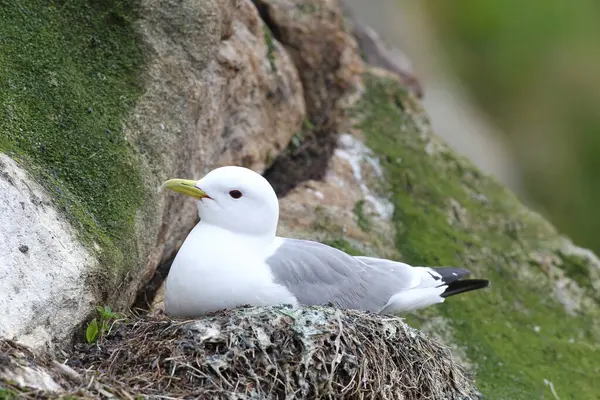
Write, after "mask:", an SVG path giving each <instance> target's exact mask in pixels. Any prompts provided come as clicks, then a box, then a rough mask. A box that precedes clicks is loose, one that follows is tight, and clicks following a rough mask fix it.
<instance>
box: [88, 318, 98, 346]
mask: <svg viewBox="0 0 600 400" xmlns="http://www.w3.org/2000/svg"><path fill="white" fill-rule="evenodd" d="M97 337H98V321H97V320H96V318H94V319H93V320H92V321H91V322H90V323H89V324H88V326H87V329H86V330H85V339H86V340H87V342H88V343H89V344H92V343H94V342H95V341H96V338H97Z"/></svg>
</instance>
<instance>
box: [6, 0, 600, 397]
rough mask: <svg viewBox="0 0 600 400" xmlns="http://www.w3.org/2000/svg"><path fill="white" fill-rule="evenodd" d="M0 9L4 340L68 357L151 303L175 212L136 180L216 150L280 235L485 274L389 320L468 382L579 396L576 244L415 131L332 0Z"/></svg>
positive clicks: (418, 116)
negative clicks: (449, 359)
mask: <svg viewBox="0 0 600 400" xmlns="http://www.w3.org/2000/svg"><path fill="white" fill-rule="evenodd" d="M0 16H1V17H2V20H3V21H5V23H3V24H1V25H0V37H2V39H1V40H2V41H1V42H0V43H1V45H2V49H3V51H2V52H0V66H1V68H0V78H1V79H0V82H1V85H2V90H1V91H0V105H1V107H2V112H3V115H4V117H3V118H2V119H1V120H0V128H1V129H0V152H1V153H0V188H1V190H0V199H1V201H0V248H1V249H2V252H0V277H1V280H0V310H2V311H1V313H0V336H2V337H4V338H7V339H12V340H14V342H11V343H15V344H14V345H12V344H11V346H12V347H11V348H15V346H23V345H26V346H29V347H30V349H32V351H33V353H31V354H33V355H38V356H39V357H46V356H47V354H48V353H54V354H57V353H59V352H60V351H66V352H67V353H66V354H68V355H69V357H71V356H73V354H72V353H69V351H70V349H71V348H72V346H71V344H72V341H73V340H75V341H80V340H81V327H82V326H84V325H85V324H86V323H87V321H88V320H89V319H90V317H91V316H92V314H93V313H94V308H95V306H97V305H106V304H108V305H111V306H112V307H113V308H116V309H118V310H121V311H125V310H127V308H128V307H131V306H132V305H134V304H135V305H136V306H137V307H140V308H148V307H149V306H150V305H153V306H154V307H156V308H160V300H161V290H160V286H161V283H162V280H163V279H164V276H165V275H166V274H167V273H168V267H169V260H170V259H171V258H172V256H173V255H174V254H175V252H176V250H177V248H178V246H179V245H180V244H181V242H182V241H183V239H184V238H185V236H186V234H187V232H188V231H189V230H190V229H191V227H192V226H193V225H194V223H195V222H196V218H197V216H196V213H195V206H194V204H193V203H192V202H190V201H189V199H185V198H183V196H173V195H166V194H165V193H160V192H158V190H157V188H158V186H159V185H160V183H161V182H162V181H163V180H164V179H165V178H167V177H173V176H185V177H198V178H199V177H200V176H202V175H203V174H204V173H205V172H207V171H208V170H210V169H212V168H214V167H217V166H220V165H226V164H238V165H244V166H248V167H250V168H253V169H255V170H257V171H259V172H262V173H264V174H265V176H266V177H267V178H268V179H269V180H270V181H271V182H272V184H273V185H274V187H275V188H276V190H277V192H278V194H279V195H280V199H281V226H280V234H282V235H293V236H298V237H308V238H314V239H319V240H322V241H325V242H327V243H330V244H332V245H334V246H337V247H340V248H342V249H344V250H346V251H348V252H351V253H362V254H370V255H377V256H380V257H389V258H397V259H401V260H403V261H406V262H409V263H413V264H420V265H460V266H464V267H467V268H469V269H471V270H472V271H474V273H475V274H477V275H481V276H485V277H488V278H490V280H491V281H492V287H491V288H490V289H489V290H486V291H483V292H481V293H473V294H469V295H465V296H463V297H462V298H457V299H452V300H453V301H452V302H450V301H448V302H447V303H445V304H443V305H440V306H439V307H432V308H431V309H428V310H425V311H423V312H420V313H418V314H415V315H411V316H408V321H409V322H410V323H411V324H412V325H413V326H417V327H419V328H420V329H422V330H423V331H425V332H427V333H428V334H429V335H431V336H433V337H435V338H437V339H438V340H441V341H442V342H444V343H446V344H447V345H449V346H451V348H452V351H453V354H454V357H455V358H458V359H459V360H460V363H461V364H462V365H464V366H467V367H468V368H469V370H470V372H472V373H474V374H475V377H476V384H477V387H478V388H479V390H480V391H481V392H483V393H484V395H486V396H487V397H489V398H530V397H532V396H541V395H545V396H552V395H553V393H554V394H557V395H559V396H560V397H561V398H578V399H586V398H590V399H591V398H595V396H596V394H597V393H599V392H600V386H598V383H597V381H596V382H595V381H594V379H593V377H594V376H596V375H597V374H598V373H599V372H600V362H598V361H597V360H599V359H600V349H599V348H598V345H597V343H598V340H599V339H600V319H599V314H600V306H599V304H600V297H599V296H598V295H597V291H598V290H599V289H600V286H599V285H600V279H599V278H600V277H599V275H600V262H599V261H598V259H597V258H596V256H595V255H594V254H592V253H591V252H589V251H586V250H584V249H580V248H578V247H577V246H575V245H574V244H572V243H571V242H570V241H569V240H568V239H566V238H564V237H562V236H561V235H560V233H558V232H556V230H555V229H554V228H553V227H552V226H551V225H549V224H548V223H547V222H546V221H544V220H543V219H542V218H540V217H539V216H537V215H535V214H533V213H532V212H530V211H529V210H528V209H527V208H525V207H524V206H523V205H521V203H520V202H519V201H518V199H516V198H515V196H513V195H512V194H511V193H510V192H509V191H508V190H506V189H505V188H503V187H502V186H501V185H499V184H498V183H497V182H496V181H495V180H493V179H491V178H490V177H488V176H486V175H485V174H483V173H481V172H480V171H478V170H477V169H476V168H474V167H473V166H472V164H471V163H470V162H469V161H467V160H465V159H463V158H461V157H459V156H457V155H456V154H455V153H454V152H453V151H451V150H450V149H449V148H448V147H447V146H446V145H445V144H444V143H443V142H441V141H440V140H439V139H438V138H436V136H435V135H434V133H433V132H431V129H430V127H429V125H428V121H427V116H426V115H424V113H423V111H422V109H421V107H420V105H419V101H418V98H417V95H418V94H420V93H418V92H419V87H418V85H416V84H415V82H414V79H413V78H412V77H410V76H408V75H405V74H398V71H395V73H394V72H391V71H388V70H384V69H378V68H376V67H374V66H373V65H369V64H368V63H366V62H365V61H364V60H368V61H369V62H374V61H373V60H375V62H377V60H381V57H384V56H385V54H383V53H382V52H384V50H382V47H381V46H375V47H372V46H371V47H368V46H365V41H364V40H360V37H359V41H358V42H357V40H356V38H355V36H354V34H353V32H354V33H359V32H358V31H357V26H356V25H354V26H353V25H352V24H351V21H348V20H346V19H345V18H344V17H343V14H342V12H341V10H340V7H339V4H338V2H337V1H324V0H269V1H267V0H264V1H258V0H257V1H254V2H251V1H249V0H211V1H202V2H196V1H171V0H141V1H139V2H137V1H136V2H128V1H122V2H103V3H101V4H100V3H96V2H85V1H77V2H50V3H48V2H43V1H36V0H28V1H26V2H22V3H20V4H10V5H6V6H5V7H2V9H1V10H0ZM359 43H360V44H361V46H362V47H360V46H359ZM374 48H375V49H376V51H378V54H373V53H372V52H373V51H374V50H373V49H374ZM382 54H383V55H382ZM361 56H362V57H361ZM386 63H387V64H386ZM379 64H380V66H383V67H387V68H388V69H390V67H389V60H388V61H386V62H385V63H382V62H379ZM391 69H393V68H391ZM415 92H416V93H415ZM424 95H425V96H426V95H427V94H426V93H425V94H424ZM109 339H110V338H109ZM48 350H49V351H48ZM23 351H24V352H27V351H30V350H22V352H23ZM27 357H30V356H26V357H25V359H30V358H27ZM331 357H333V359H335V353H334V354H333V355H331ZM49 362H50V361H49ZM61 365H62V364H61ZM71 365H73V364H71ZM158 365H162V364H160V363H159V364H158ZM78 367H81V368H83V369H84V370H85V367H86V366H85V365H79V366H77V365H75V366H73V368H78ZM60 368H63V370H64V367H60ZM69 368H71V367H69ZM4 370H7V369H6V368H5V369H4ZM191 371H193V370H191ZM190 373H192V372H190ZM67 374H68V373H67ZM76 374H81V372H76ZM63 375H64V374H63ZM36 376H38V375H36ZM186 376H188V377H189V375H186ZM80 378H81V377H80ZM5 379H6V377H5ZM39 379H42V378H40V377H39V376H38V380H39ZM42 380H43V379H42ZM13 381H14V379H13ZM13 381H11V382H12V383H10V385H12V386H11V388H13V386H15V385H16V384H15V382H13ZM34 381H35V379H34ZM3 382H5V383H4V384H3V385H4V386H5V387H8V386H7V385H8V384H7V383H6V382H8V381H6V380H4V381H3ZM17 383H18V384H25V386H27V383H28V382H17ZM29 383H31V382H29ZM54 383H55V384H56V385H59V386H60V382H54ZM1 386H2V385H0V387H1ZM16 386H19V385H16ZM67 386H68V385H66V384H65V387H67ZM44 388H45V389H49V388H50V389H53V388H54V389H56V387H44ZM130 389H131V388H130ZM2 390H5V393H9V392H8V391H9V390H10V391H12V390H14V388H13V389H7V388H5V389H1V388H0V391H2ZM138 390H140V389H139V387H138ZM1 393H2V392H0V394H1ZM408 398H410V397H408ZM433 398H435V397H433Z"/></svg>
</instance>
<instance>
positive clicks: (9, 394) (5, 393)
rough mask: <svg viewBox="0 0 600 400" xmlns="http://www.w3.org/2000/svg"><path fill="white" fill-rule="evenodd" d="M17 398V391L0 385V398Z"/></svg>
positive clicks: (4, 399) (2, 399) (0, 399)
mask: <svg viewBox="0 0 600 400" xmlns="http://www.w3.org/2000/svg"><path fill="white" fill-rule="evenodd" d="M18 398H19V393H17V392H15V391H14V390H11V389H4V388H2V387H0V400H13V399H14V400H16V399H18Z"/></svg>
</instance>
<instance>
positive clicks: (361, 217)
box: [353, 199, 371, 232]
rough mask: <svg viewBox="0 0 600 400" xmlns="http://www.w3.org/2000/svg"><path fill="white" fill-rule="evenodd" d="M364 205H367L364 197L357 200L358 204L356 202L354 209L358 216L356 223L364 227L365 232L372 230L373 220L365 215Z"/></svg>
mask: <svg viewBox="0 0 600 400" xmlns="http://www.w3.org/2000/svg"><path fill="white" fill-rule="evenodd" d="M364 206H365V200H364V199H361V200H358V201H357V202H356V204H354V210H353V211H354V215H355V216H356V224H357V225H358V227H359V228H360V229H362V230H363V231H364V232H368V231H369V230H371V221H370V220H369V218H368V217H367V216H366V215H365V210H364Z"/></svg>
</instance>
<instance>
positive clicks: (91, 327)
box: [85, 306, 125, 344]
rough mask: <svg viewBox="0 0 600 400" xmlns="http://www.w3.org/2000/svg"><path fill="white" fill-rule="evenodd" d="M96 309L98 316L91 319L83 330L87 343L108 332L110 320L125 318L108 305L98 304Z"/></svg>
mask: <svg viewBox="0 0 600 400" xmlns="http://www.w3.org/2000/svg"><path fill="white" fill-rule="evenodd" d="M96 311H98V314H99V316H98V318H94V319H92V320H91V321H90V323H89V324H88V326H87V328H86V330H85V339H86V340H87V342H88V343H89V344H92V343H94V342H96V341H97V340H98V339H99V338H100V337H102V336H104V334H106V333H108V332H110V328H111V327H112V325H111V324H110V323H111V322H113V321H116V320H119V319H124V318H125V316H124V315H122V314H119V313H116V312H114V311H112V310H111V309H110V307H109V306H104V307H100V306H98V307H96Z"/></svg>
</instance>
